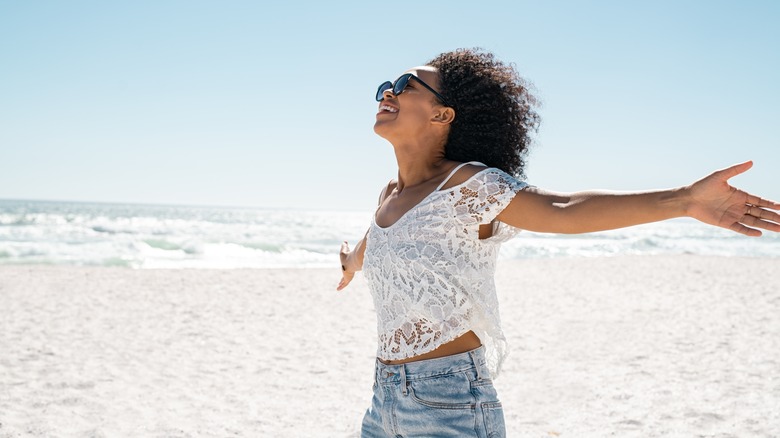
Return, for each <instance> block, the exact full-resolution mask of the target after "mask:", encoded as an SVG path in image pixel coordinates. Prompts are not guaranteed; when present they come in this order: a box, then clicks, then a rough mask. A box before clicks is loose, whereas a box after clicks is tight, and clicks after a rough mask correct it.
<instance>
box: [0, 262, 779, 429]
mask: <svg viewBox="0 0 780 438" xmlns="http://www.w3.org/2000/svg"><path fill="white" fill-rule="evenodd" d="M304 273H305V275H302V274H304ZM338 280H339V272H338V269H330V268H315V269H301V268H256V269H131V268H123V267H102V266H94V267H93V266H90V267H79V266H61V265H55V266H52V265H46V266H41V265H14V266H10V265H0V320H2V321H3V324H4V325H3V330H2V332H0V351H3V352H4V353H3V355H2V356H0V437H2V438H5V437H12V436H18V435H19V434H22V435H25V436H27V435H29V436H51V435H66V436H74V435H75V436H83V435H93V436H128V435H130V436H132V435H136V436H140V435H143V436H149V435H152V436H193V435H194V436H213V435H217V436H224V435H245V436H354V433H355V432H356V430H357V426H358V425H359V421H360V419H361V417H362V414H363V412H364V411H365V409H366V408H367V407H368V405H369V401H370V397H371V384H372V375H373V361H374V351H375V348H376V347H375V336H376V333H375V330H376V328H375V327H376V319H375V313H374V310H373V301H372V299H371V297H370V296H369V293H368V289H367V287H366V284H365V281H364V279H363V277H362V275H358V276H357V277H356V278H355V280H354V281H353V283H352V284H351V285H350V286H349V287H348V288H347V289H346V290H344V291H342V292H336V291H335V286H336V284H337V282H338ZM779 280H780V260H778V259H775V258H766V257H764V258H752V257H710V256H701V255H675V256H658V255H652V256H650V255H646V256H617V257H599V258H555V259H525V260H501V261H499V263H498V269H497V273H496V286H497V289H498V295H499V302H500V306H501V316H502V321H503V328H504V332H505V334H506V336H507V339H508V341H509V346H510V350H511V354H510V355H509V357H508V358H507V360H506V362H505V365H504V369H503V371H502V373H501V375H500V376H499V377H498V378H497V379H496V388H497V390H498V394H499V397H500V398H501V400H502V402H503V405H504V414H505V418H506V424H507V431H508V433H509V435H510V436H562V437H581V436H585V437H588V436H594V437H595V436H605V435H609V434H615V435H618V436H629V437H630V436H643V437H655V436H692V435H696V434H705V435H713V436H716V435H719V434H721V435H728V434H731V435H734V436H772V434H773V433H776V431H777V430H780V409H777V408H778V407H780V371H778V370H780V317H778V316H777V315H780V287H778V286H777V285H778V284H780V281H779Z"/></svg>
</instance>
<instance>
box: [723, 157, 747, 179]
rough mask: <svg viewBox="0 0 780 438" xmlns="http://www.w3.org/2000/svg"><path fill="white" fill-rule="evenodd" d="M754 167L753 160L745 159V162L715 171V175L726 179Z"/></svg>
mask: <svg viewBox="0 0 780 438" xmlns="http://www.w3.org/2000/svg"><path fill="white" fill-rule="evenodd" d="M751 167H753V161H745V162H744V163H739V164H735V165H733V166H730V167H727V168H725V169H721V170H719V171H717V172H715V175H718V177H719V178H720V179H722V180H724V181H726V180H729V179H731V178H733V177H735V176H737V175H739V174H740V173H744V172H747V170H748V169H750V168H751Z"/></svg>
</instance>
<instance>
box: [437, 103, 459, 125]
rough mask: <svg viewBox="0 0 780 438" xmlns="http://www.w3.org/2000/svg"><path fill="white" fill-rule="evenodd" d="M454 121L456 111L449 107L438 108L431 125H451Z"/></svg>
mask: <svg viewBox="0 0 780 438" xmlns="http://www.w3.org/2000/svg"><path fill="white" fill-rule="evenodd" d="M453 120H455V110H454V109H452V108H450V107H448V106H441V107H438V108H437V109H436V112H434V113H433V117H431V123H435V124H438V125H449V124H450V123H452V121H453Z"/></svg>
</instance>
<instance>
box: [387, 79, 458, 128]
mask: <svg viewBox="0 0 780 438" xmlns="http://www.w3.org/2000/svg"><path fill="white" fill-rule="evenodd" d="M404 73H411V74H413V75H415V76H417V77H418V78H420V79H421V80H422V81H424V82H425V83H426V84H428V85H429V86H430V87H431V88H433V89H434V90H436V91H439V75H438V73H437V71H436V69H435V68H433V67H430V66H423V67H415V68H412V69H409V70H407V71H406V72H404ZM447 109H448V108H447V107H445V106H444V105H443V104H442V103H441V102H439V101H438V99H437V98H436V96H435V95H434V94H433V93H432V92H431V91H430V90H428V89H426V88H425V87H424V86H423V85H422V84H420V83H419V82H417V81H416V80H414V79H410V80H409V82H408V83H407V85H406V88H405V89H404V91H403V92H402V93H401V94H399V95H397V96H396V95H394V94H393V91H392V89H390V90H386V91H385V92H384V100H382V101H381V102H379V111H378V112H377V114H376V122H375V123H374V132H376V133H377V134H378V135H379V136H381V137H383V138H385V139H387V140H388V141H390V142H391V143H396V142H399V141H400V142H403V141H410V142H413V141H414V140H418V139H423V138H426V137H428V136H430V135H431V134H434V133H435V132H438V131H441V126H440V125H441V116H442V114H443V113H444V112H445V110H447ZM449 111H450V112H452V110H451V109H449Z"/></svg>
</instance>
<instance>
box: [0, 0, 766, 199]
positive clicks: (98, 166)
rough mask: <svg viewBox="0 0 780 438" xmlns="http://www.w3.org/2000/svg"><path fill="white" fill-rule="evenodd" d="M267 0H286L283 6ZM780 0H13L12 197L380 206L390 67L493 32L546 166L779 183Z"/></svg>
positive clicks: (537, 168) (554, 176) (647, 179)
mask: <svg viewBox="0 0 780 438" xmlns="http://www.w3.org/2000/svg"><path fill="white" fill-rule="evenodd" d="M271 4H276V5H274V6H270V5H271ZM778 23H780V2H777V1H772V0H767V1H745V2H726V1H699V2H696V1H686V2H680V1H653V2H626V1H614V2H575V1H572V2H557V1H556V2H553V1H551V2H543V1H533V2H530V1H505V2H491V1H479V2H477V1H473V0H470V1H447V2H424V1H415V2H404V1H395V2H381V3H380V2H368V1H342V2H338V1H333V2H321V1H308V2H302V1H286V2H270V1H269V2H259V1H191V0H187V1H156V0H155V1H132V2H105V1H91V2H88V1H75V0H74V1H67V2H62V1H34V2H29V1H2V2H0V199H3V198H11V199H47V200H78V201H109V202H111V201H113V202H140V203H165V204H169V203H174V204H197V205H231V206H257V207H282V208H289V207H294V208H305V209H335V210H369V209H372V208H373V206H374V203H375V202H376V198H377V196H378V193H379V191H380V189H381V187H383V186H384V184H385V183H386V182H387V181H388V180H389V179H390V178H393V177H395V176H396V166H395V158H394V156H393V153H392V147H391V146H390V145H389V143H387V142H386V141H385V140H383V139H381V138H379V137H377V136H376V135H375V134H374V133H373V129H372V127H373V122H374V117H375V113H376V108H377V103H376V102H375V101H374V92H375V90H376V87H377V85H378V84H379V83H380V82H382V81H385V80H393V79H395V78H396V77H397V76H399V75H400V74H401V73H402V72H403V71H404V70H405V69H407V68H410V67H413V66H416V65H420V64H424V63H425V62H426V61H428V60H429V59H431V58H433V57H434V56H436V55H437V54H439V53H440V52H443V51H449V50H452V49H456V48H459V47H474V46H480V47H484V48H486V49H488V50H491V51H493V52H494V53H496V55H497V56H498V57H499V58H501V59H503V60H504V61H507V62H512V63H515V64H516V66H517V69H518V70H519V71H520V73H521V74H522V75H523V76H524V77H526V78H527V79H528V80H530V81H531V82H533V83H534V84H535V86H536V89H537V94H538V96H539V97H540V98H541V100H542V101H543V103H544V106H543V107H542V108H541V110H540V113H541V115H542V125H541V129H540V133H539V135H538V136H537V144H536V146H535V148H534V151H533V153H532V155H531V157H530V160H529V162H530V164H529V167H528V171H527V173H528V176H529V182H530V183H532V184H534V185H537V186H540V187H544V188H548V189H553V190H580V189H591V188H607V189H616V190H630V189H651V188H662V187H672V186H677V185H682V184H687V183H689V182H692V181H693V180H695V179H697V178H699V177H701V176H704V175H705V174H707V173H709V172H710V171H712V170H715V169H717V168H721V167H725V166H727V165H729V164H732V163H736V162H739V161H744V160H748V159H752V160H754V161H755V163H756V165H755V166H754V168H753V169H752V170H751V171H750V172H749V173H748V174H746V175H742V176H739V177H737V178H736V179H734V180H733V182H734V184H735V185H737V186H739V187H744V188H746V189H749V190H751V191H754V192H756V193H757V194H759V195H762V196H765V197H770V198H774V199H780V184H779V183H778V181H777V179H778V178H777V177H778V175H780V172H778V168H780V129H778V128H779V127H780V26H778Z"/></svg>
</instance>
